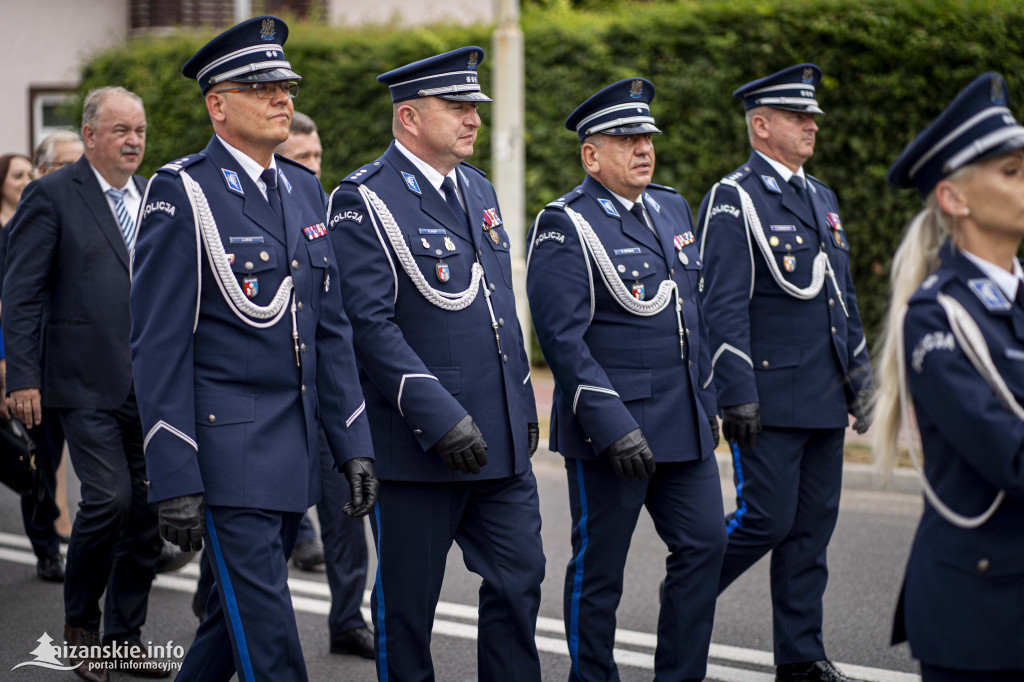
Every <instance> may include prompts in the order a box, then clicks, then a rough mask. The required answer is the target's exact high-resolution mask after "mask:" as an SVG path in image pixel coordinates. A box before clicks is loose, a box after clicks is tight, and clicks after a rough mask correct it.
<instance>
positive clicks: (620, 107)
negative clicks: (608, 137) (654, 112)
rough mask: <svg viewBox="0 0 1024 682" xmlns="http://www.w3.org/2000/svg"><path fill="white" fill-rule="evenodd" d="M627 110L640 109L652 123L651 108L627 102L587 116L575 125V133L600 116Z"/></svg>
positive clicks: (638, 103)
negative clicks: (645, 112)
mask: <svg viewBox="0 0 1024 682" xmlns="http://www.w3.org/2000/svg"><path fill="white" fill-rule="evenodd" d="M629 109H642V110H645V111H647V118H650V119H651V120H650V123H654V118H653V117H652V116H651V108H650V107H649V106H647V103H646V102H628V103H626V104H616V105H615V106H613V107H608V108H606V109H601V110H600V111H597V112H594V113H593V114H591V115H590V116H587V117H586V118H585V119H583V120H582V121H580V122H579V123H578V124H577V125H576V131H577V132H579V131H580V130H583V129H584V128H586V127H587V124H588V123H590V122H591V121H593V120H594V119H595V118H600V117H601V116H605V115H607V114H610V113H612V112H613V111H626V110H629ZM602 125H603V124H602Z"/></svg>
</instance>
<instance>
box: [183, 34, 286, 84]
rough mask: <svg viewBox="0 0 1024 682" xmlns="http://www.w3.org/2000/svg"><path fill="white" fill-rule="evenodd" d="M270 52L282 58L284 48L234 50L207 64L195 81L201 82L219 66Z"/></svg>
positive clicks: (262, 46) (249, 47) (261, 47)
mask: <svg viewBox="0 0 1024 682" xmlns="http://www.w3.org/2000/svg"><path fill="white" fill-rule="evenodd" d="M271 51H277V52H280V53H281V56H282V57H283V56H284V48H283V47H281V46H280V45H276V44H274V43H268V44H266V45H249V46H248V47H243V48H242V49H241V50H235V51H234V52H230V53H228V54H226V55H224V56H223V57H221V58H220V59H218V60H216V61H213V62H210V63H209V64H207V65H206V66H204V67H203V69H202V70H201V71H200V72H199V75H198V76H196V79H197V80H203V78H205V77H206V74H208V73H210V71H211V70H213V69H215V68H217V67H218V66H221V65H222V64H225V63H227V62H230V61H231V60H233V59H238V58H239V57H244V56H245V55H247V54H255V53H257V52H271ZM222 80H223V79H222Z"/></svg>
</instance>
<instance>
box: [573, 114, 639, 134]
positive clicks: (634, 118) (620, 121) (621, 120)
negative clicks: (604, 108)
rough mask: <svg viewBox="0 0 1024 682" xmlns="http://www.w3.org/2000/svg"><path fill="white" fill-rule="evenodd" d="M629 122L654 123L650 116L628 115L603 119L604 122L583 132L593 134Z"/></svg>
mask: <svg viewBox="0 0 1024 682" xmlns="http://www.w3.org/2000/svg"><path fill="white" fill-rule="evenodd" d="M629 123H650V124H651V125H654V118H653V117H651V116H629V117H627V118H617V119H615V120H614V121H605V122H604V123H599V124H597V125H596V126H594V127H593V128H588V129H587V130H585V131H584V132H585V133H586V134H587V135H593V134H594V133H599V132H601V131H602V130H608V129H609V128H618V127H619V126H624V125H626V124H629Z"/></svg>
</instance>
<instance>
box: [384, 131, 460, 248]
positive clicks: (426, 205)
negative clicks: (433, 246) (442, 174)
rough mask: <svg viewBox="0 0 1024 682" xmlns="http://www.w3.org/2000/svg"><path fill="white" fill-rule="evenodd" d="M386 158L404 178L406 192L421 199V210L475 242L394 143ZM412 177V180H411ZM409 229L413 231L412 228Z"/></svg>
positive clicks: (432, 187)
mask: <svg viewBox="0 0 1024 682" xmlns="http://www.w3.org/2000/svg"><path fill="white" fill-rule="evenodd" d="M384 158H385V159H386V160H387V161H388V163H390V164H391V165H392V166H393V167H394V169H395V170H396V171H398V174H399V175H400V176H401V177H402V184H403V185H404V186H405V191H407V192H409V193H410V194H412V195H415V196H418V197H419V202H420V209H422V211H423V212H424V213H426V214H427V215H429V216H430V217H431V218H433V219H434V220H436V221H437V222H438V223H440V224H441V225H444V227H445V229H446V230H448V231H450V232H452V233H454V234H457V235H458V236H459V237H461V238H462V239H465V240H466V241H469V242H471V243H472V242H473V238H472V236H471V235H468V234H466V226H465V224H464V223H463V221H462V219H461V218H460V217H459V216H456V215H455V214H454V213H453V212H452V209H450V208H448V204H447V203H446V202H445V200H444V197H442V196H441V193H440V192H438V191H437V190H436V189H434V186H433V185H431V184H430V183H429V182H427V179H426V178H424V177H423V174H422V173H420V172H419V169H417V168H416V165H415V164H414V163H413V162H412V161H410V160H409V159H408V157H406V155H405V154H403V153H402V152H401V151H399V150H398V148H397V147H395V145H394V143H392V144H391V146H390V147H388V150H387V151H386V152H385V153H384ZM410 177H411V178H412V179H411V180H410ZM409 229H412V227H411V226H410V227H409Z"/></svg>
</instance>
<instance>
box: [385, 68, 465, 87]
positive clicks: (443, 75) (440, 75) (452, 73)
mask: <svg viewBox="0 0 1024 682" xmlns="http://www.w3.org/2000/svg"><path fill="white" fill-rule="evenodd" d="M459 75H471V76H476V75H477V72H476V71H447V72H445V73H432V74H430V75H429V76H420V77H419V78H411V79H409V80H407V81H402V82H401V83H392V84H391V85H389V86H388V87H390V88H400V87H402V86H403V85H409V84H410V83H415V82H417V81H425V80H433V79H435V78H447V77H448V76H459ZM477 85H478V87H479V84H477Z"/></svg>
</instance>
